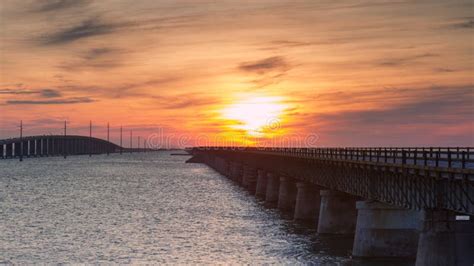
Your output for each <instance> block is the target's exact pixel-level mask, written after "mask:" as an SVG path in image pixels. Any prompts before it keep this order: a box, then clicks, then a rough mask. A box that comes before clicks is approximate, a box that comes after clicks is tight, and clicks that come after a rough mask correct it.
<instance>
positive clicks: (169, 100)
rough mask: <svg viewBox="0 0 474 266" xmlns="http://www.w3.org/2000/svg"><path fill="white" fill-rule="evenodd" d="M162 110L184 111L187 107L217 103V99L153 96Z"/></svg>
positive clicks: (183, 95)
mask: <svg viewBox="0 0 474 266" xmlns="http://www.w3.org/2000/svg"><path fill="white" fill-rule="evenodd" d="M153 99H155V100H157V101H158V104H159V106H160V108H162V109H185V108H189V107H197V106H205V105H212V104H216V103H218V100H217V99H213V98H210V97H196V96H193V97H190V96H189V95H187V94H182V95H177V96H168V97H166V96H154V97H153Z"/></svg>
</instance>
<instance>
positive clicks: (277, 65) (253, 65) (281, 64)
mask: <svg viewBox="0 0 474 266" xmlns="http://www.w3.org/2000/svg"><path fill="white" fill-rule="evenodd" d="M288 67H289V65H288V63H287V62H286V61H285V59H284V58H283V57H281V56H274V57H269V58H265V59H262V60H258V61H255V62H244V63H241V64H240V65H239V67H238V68H239V69H240V70H243V71H247V72H255V73H259V74H264V73H266V72H269V71H272V70H286V69H287V68H288Z"/></svg>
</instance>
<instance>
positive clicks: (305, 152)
mask: <svg viewBox="0 0 474 266" xmlns="http://www.w3.org/2000/svg"><path fill="white" fill-rule="evenodd" d="M196 149H204V150H238V151H253V152H257V151H258V152H271V153H276V154H281V155H290V156H299V157H309V158H323V159H337V160H352V161H365V162H377V163H391V164H401V165H418V166H430V167H444V168H460V169H470V168H474V148H472V147H416V148H413V147H407V148H403V147H397V148H393V147H380V148H273V147H210V146H206V147H196Z"/></svg>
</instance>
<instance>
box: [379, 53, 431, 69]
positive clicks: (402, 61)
mask: <svg viewBox="0 0 474 266" xmlns="http://www.w3.org/2000/svg"><path fill="white" fill-rule="evenodd" d="M438 56H439V55H437V54H432V53H425V54H418V55H413V56H407V57H400V58H390V59H385V60H383V61H380V62H378V63H377V64H376V65H378V66H387V67H395V66H400V65H406V64H409V63H414V62H416V61H418V60H419V59H425V58H433V57H438Z"/></svg>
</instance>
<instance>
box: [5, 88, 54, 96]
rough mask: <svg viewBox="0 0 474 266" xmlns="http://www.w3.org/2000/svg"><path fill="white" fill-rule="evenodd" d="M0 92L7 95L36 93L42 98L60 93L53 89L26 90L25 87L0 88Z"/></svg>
mask: <svg viewBox="0 0 474 266" xmlns="http://www.w3.org/2000/svg"><path fill="white" fill-rule="evenodd" d="M0 94H8V95H28V94H37V95H39V96H40V97H42V98H54V97H60V96H61V93H60V92H59V91H57V90H53V89H40V90H26V89H0Z"/></svg>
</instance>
